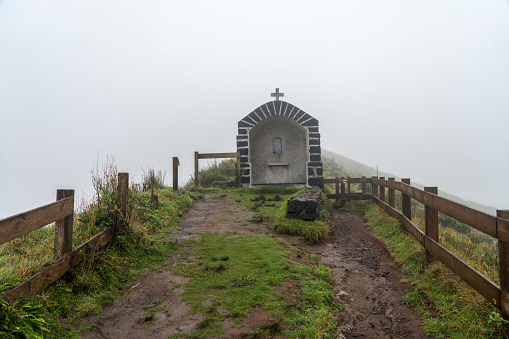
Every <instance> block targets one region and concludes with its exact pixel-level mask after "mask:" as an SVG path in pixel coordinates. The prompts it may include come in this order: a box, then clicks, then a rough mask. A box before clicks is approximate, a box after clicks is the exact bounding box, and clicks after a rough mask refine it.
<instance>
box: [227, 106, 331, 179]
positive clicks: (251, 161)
mask: <svg viewBox="0 0 509 339" xmlns="http://www.w3.org/2000/svg"><path fill="white" fill-rule="evenodd" d="M237 152H239V153H240V172H241V183H242V186H244V187H253V186H257V185H294V184H295V185H299V184H301V185H308V186H318V187H320V188H323V164H322V156H321V148H320V133H319V129H318V120H316V119H315V118H313V117H312V116H311V115H309V114H307V113H306V112H304V111H302V110H301V109H299V108H298V107H296V106H294V105H292V104H290V103H288V102H285V101H279V100H278V98H277V99H276V101H269V102H267V103H266V104H263V105H261V106H260V107H258V108H256V109H255V110H254V111H252V112H251V113H249V114H248V115H246V116H245V117H244V118H243V119H242V120H240V121H239V123H238V135H237Z"/></svg>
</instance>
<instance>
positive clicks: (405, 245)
mask: <svg viewBox="0 0 509 339" xmlns="http://www.w3.org/2000/svg"><path fill="white" fill-rule="evenodd" d="M343 209H345V210H353V211H361V212H364V216H365V219H366V220H367V222H368V224H369V225H370V226H371V227H373V228H374V229H375V231H376V236H377V237H378V238H379V239H380V240H381V241H382V242H384V243H385V245H386V246H387V248H388V249H389V251H390V252H391V253H392V255H393V256H394V258H395V259H396V261H397V262H398V263H399V264H400V265H401V268H402V271H403V272H404V273H405V274H406V278H405V279H403V281H404V282H406V283H408V284H409V285H410V286H411V288H412V292H410V293H408V294H407V295H406V297H405V303H407V304H408V305H409V306H411V307H412V308H414V309H415V310H417V311H418V312H419V313H420V315H421V316H422V318H423V320H424V327H425V329H426V331H427V332H428V334H430V335H433V336H435V337H436V338H499V337H502V332H501V329H500V324H501V322H502V320H501V318H500V316H499V313H498V311H497V310H495V308H494V307H493V306H492V305H490V304H489V303H488V302H487V301H486V300H485V299H484V298H483V297H482V296H481V295H479V294H478V293H477V292H476V291H475V290H474V289H473V288H471V287H470V286H469V285H468V284H467V283H465V282H463V281H462V280H461V279H460V278H459V277H457V276H456V275H454V274H453V273H452V272H451V271H450V270H449V269H448V268H447V267H445V266H444V265H443V264H441V263H440V262H439V261H435V262H433V263H432V264H429V265H428V264H426V257H425V252H424V249H423V248H422V247H421V246H420V244H419V243H418V242H417V241H416V240H415V239H414V238H413V237H412V236H411V235H410V234H409V233H407V232H406V231H404V229H403V226H402V225H401V224H400V223H399V221H397V220H396V219H394V218H392V217H390V216H389V215H388V214H386V213H385V212H383V211H382V210H380V209H379V208H378V206H376V205H375V204H374V203H371V202H368V201H357V202H353V201H352V202H349V203H348V204H347V205H346V206H345V207H344V208H343ZM472 259H473V258H472Z"/></svg>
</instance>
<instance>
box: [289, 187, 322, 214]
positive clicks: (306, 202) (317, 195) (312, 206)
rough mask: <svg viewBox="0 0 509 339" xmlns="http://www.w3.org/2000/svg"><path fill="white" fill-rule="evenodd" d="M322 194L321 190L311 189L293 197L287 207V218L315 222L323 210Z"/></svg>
mask: <svg viewBox="0 0 509 339" xmlns="http://www.w3.org/2000/svg"><path fill="white" fill-rule="evenodd" d="M321 194H322V192H321V191H320V189H318V188H310V189H306V190H304V191H302V192H300V193H299V194H296V195H294V196H292V197H291V198H290V199H289V200H288V203H287V205H286V216H287V217H289V218H297V219H301V220H315V219H316V218H318V216H319V215H320V212H321V208H322V201H321Z"/></svg>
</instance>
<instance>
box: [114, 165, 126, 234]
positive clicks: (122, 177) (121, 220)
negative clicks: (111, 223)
mask: <svg viewBox="0 0 509 339" xmlns="http://www.w3.org/2000/svg"><path fill="white" fill-rule="evenodd" d="M117 185H118V187H117V191H118V209H119V212H120V215H119V216H118V219H117V229H116V232H120V231H122V230H123V229H124V228H126V227H127V226H128V215H127V200H128V197H129V173H118V183H117Z"/></svg>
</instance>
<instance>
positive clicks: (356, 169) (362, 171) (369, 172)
mask: <svg viewBox="0 0 509 339" xmlns="http://www.w3.org/2000/svg"><path fill="white" fill-rule="evenodd" d="M322 157H323V158H324V159H323V161H324V164H325V163H326V162H327V161H332V162H334V163H336V164H338V165H339V167H340V168H341V169H342V170H343V171H344V172H345V173H347V176H356V177H357V176H358V177H360V176H366V177H372V176H376V168H373V167H369V166H367V165H365V164H363V163H360V162H358V161H355V160H352V159H349V158H347V157H345V156H343V155H339V154H337V153H334V152H331V151H328V150H325V149H322ZM378 176H380V177H385V178H396V180H400V179H401V177H399V176H397V175H394V174H392V173H387V172H379V173H378ZM412 186H415V187H417V188H420V189H423V187H424V185H422V184H419V183H417V182H412ZM439 194H440V195H441V196H443V197H444V198H447V199H449V200H452V201H455V202H457V203H459V204H462V205H465V206H468V207H470V208H473V209H476V210H479V211H482V212H484V213H488V214H491V215H495V214H496V208H495V207H492V206H485V205H482V204H479V203H476V202H473V201H467V200H464V199H461V198H460V197H457V196H455V195H453V194H449V193H447V192H444V191H442V190H439Z"/></svg>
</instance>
